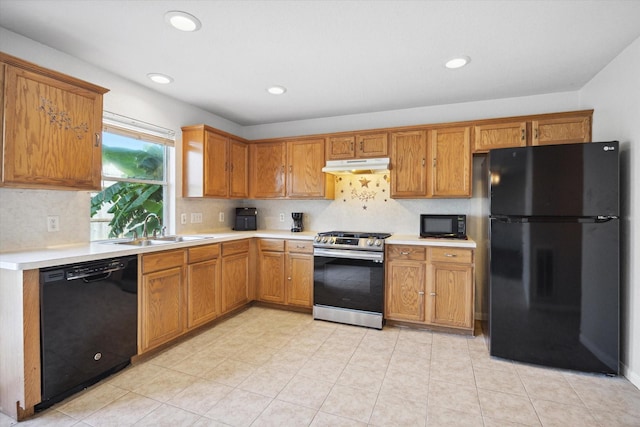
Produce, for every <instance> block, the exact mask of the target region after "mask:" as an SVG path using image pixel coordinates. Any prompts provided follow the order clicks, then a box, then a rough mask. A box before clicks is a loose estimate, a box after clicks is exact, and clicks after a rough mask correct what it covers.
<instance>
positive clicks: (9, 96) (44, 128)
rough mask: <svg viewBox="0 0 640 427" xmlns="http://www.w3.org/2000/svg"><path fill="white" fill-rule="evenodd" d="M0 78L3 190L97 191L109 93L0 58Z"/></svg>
mask: <svg viewBox="0 0 640 427" xmlns="http://www.w3.org/2000/svg"><path fill="white" fill-rule="evenodd" d="M0 76H1V77H0V83H4V84H3V85H2V87H3V90H2V91H1V92H0V95H2V100H1V101H2V102H1V103H2V107H1V108H0V113H1V116H2V117H0V122H2V123H3V125H2V126H4V129H1V128H0V130H2V131H3V132H0V152H1V153H2V165H1V166H0V172H1V176H2V182H1V185H5V186H11V187H26V188H49V189H52V188H53V189H82V190H98V189H100V188H101V175H102V144H101V135H102V96H103V94H104V93H106V92H107V89H104V88H101V87H99V86H95V85H92V84H89V83H86V82H83V81H81V80H78V79H75V78H73V77H69V76H66V75H63V74H60V73H56V72H54V71H51V70H47V69H44V68H41V67H38V66H36V65H34V64H31V63H28V62H26V61H22V60H20V59H18V58H14V57H12V56H9V55H6V54H3V53H0ZM2 81H3V82H2Z"/></svg>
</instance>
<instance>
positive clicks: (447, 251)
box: [431, 248, 473, 264]
mask: <svg viewBox="0 0 640 427" xmlns="http://www.w3.org/2000/svg"><path fill="white" fill-rule="evenodd" d="M431 262H456V263H465V264H471V263H472V262H473V251H472V250H471V249H460V248H431Z"/></svg>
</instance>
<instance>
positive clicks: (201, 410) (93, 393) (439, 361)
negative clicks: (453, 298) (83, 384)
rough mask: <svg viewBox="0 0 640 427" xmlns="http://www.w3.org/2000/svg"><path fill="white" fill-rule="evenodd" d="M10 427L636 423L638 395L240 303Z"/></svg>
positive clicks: (481, 343) (390, 332)
mask: <svg viewBox="0 0 640 427" xmlns="http://www.w3.org/2000/svg"><path fill="white" fill-rule="evenodd" d="M13 424H14V422H13V421H12V420H10V419H9V418H7V417H4V416H3V415H0V427H4V426H9V425H13ZM19 425H20V426H127V425H136V426H172V427H173V426H197V427H200V426H227V425H232V426H249V425H251V426H366V425H369V426H465V427H466V426H520V425H531V426H539V425H543V426H606V427H609V426H640V391H639V390H638V389H636V388H635V387H634V386H633V385H632V384H631V383H629V382H628V381H627V380H626V379H624V378H622V377H619V378H606V377H603V376H596V375H587V374H577V373H573V372H568V371H559V370H552V369H542V368H538V367H533V366H528V365H523V364H516V363H512V362H508V361H502V360H495V359H491V358H490V357H489V355H488V351H487V346H486V340H485V337H483V336H476V337H461V336H456V335H449V334H442V333H432V332H428V331H418V330H412V329H406V328H398V327H385V328H384V329H383V330H382V331H377V330H371V329H366V328H360V327H353V326H346V325H338V324H334V323H328V322H321V321H313V320H312V319H311V316H310V315H306V314H300V313H292V312H286V311H280V310H273V309H267V308H260V307H252V308H250V309H249V310H247V311H244V312H242V313H240V314H239V315H237V316H235V317H233V318H231V319H228V320H226V321H224V322H222V323H220V324H218V325H216V326H214V327H212V328H210V329H209V330H207V331H205V332H203V333H201V334H199V335H197V336H195V337H193V338H191V339H189V340H188V341H185V342H183V343H180V344H178V345H176V346H174V347H172V348H171V349H169V350H166V351H164V352H163V353H161V354H159V355H158V356H156V357H155V358H153V359H150V360H148V361H146V362H144V363H139V364H136V365H135V366H132V367H129V368H127V369H126V370H124V371H122V372H120V373H118V374H116V375H114V376H112V377H110V378H108V379H106V380H104V381H102V382H101V383H100V384H97V385H95V386H93V387H91V388H90V389H88V390H86V391H84V392H82V393H80V394H77V395H75V396H73V397H71V398H69V399H67V400H66V401H63V402H61V403H59V404H58V405H55V406H54V407H52V408H50V409H48V410H46V411H43V412H42V413H40V414H38V415H37V416H36V417H35V418H33V419H31V420H29V421H27V422H24V423H20V424H19Z"/></svg>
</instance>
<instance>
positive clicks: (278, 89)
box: [267, 86, 287, 95]
mask: <svg viewBox="0 0 640 427" xmlns="http://www.w3.org/2000/svg"><path fill="white" fill-rule="evenodd" d="M286 91H287V88H286V87H284V86H271V87H270V88H268V89H267V92H269V93H270V94H271V95H282V94H283V93H285V92H286Z"/></svg>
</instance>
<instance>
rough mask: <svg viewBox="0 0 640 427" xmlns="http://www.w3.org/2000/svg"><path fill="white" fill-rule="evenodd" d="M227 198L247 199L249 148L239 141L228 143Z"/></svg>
mask: <svg viewBox="0 0 640 427" xmlns="http://www.w3.org/2000/svg"><path fill="white" fill-rule="evenodd" d="M229 157H230V158H229V196H230V197H238V198H248V197H249V180H248V179H247V174H248V173H249V147H248V146H247V144H245V143H244V142H241V141H236V140H234V139H231V140H230V141H229Z"/></svg>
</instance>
